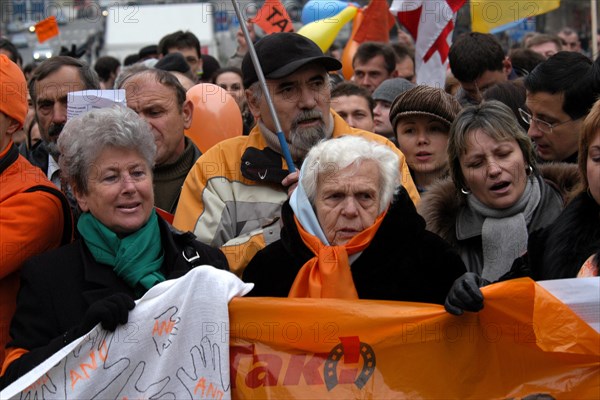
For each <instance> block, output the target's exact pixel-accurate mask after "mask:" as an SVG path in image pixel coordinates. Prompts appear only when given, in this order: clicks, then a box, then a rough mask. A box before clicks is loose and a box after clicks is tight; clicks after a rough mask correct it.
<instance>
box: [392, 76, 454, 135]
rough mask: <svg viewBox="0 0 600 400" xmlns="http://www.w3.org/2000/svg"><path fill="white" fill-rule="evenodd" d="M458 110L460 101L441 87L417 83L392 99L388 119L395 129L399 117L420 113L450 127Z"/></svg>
mask: <svg viewBox="0 0 600 400" xmlns="http://www.w3.org/2000/svg"><path fill="white" fill-rule="evenodd" d="M460 110H461V106H460V103H459V102H458V101H457V100H456V99H455V98H454V97H453V96H452V95H450V94H448V93H446V92H445V91H444V90H443V89H439V88H433V87H430V86H425V85H419V86H416V87H415V88H413V89H410V90H407V91H406V92H404V93H402V94H401V95H400V96H398V97H397V98H396V100H394V102H393V103H392V106H391V108H390V121H391V123H392V127H393V128H394V129H396V124H397V123H398V121H399V119H400V118H402V117H406V116H410V115H421V116H428V117H434V118H435V119H437V120H438V121H440V122H442V123H443V124H444V125H446V126H448V128H450V125H452V121H454V118H456V115H457V114H458V113H459V112H460Z"/></svg>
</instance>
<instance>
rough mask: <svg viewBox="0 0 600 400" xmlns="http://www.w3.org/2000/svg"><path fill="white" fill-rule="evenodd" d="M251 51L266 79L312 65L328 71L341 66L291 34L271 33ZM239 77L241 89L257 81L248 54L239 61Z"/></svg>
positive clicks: (294, 34) (286, 74)
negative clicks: (241, 81)
mask: <svg viewBox="0 0 600 400" xmlns="http://www.w3.org/2000/svg"><path fill="white" fill-rule="evenodd" d="M254 48H255V50H256V55H257V56H258V61H259V62H260V65H261V67H262V71H263V74H264V75H265V78H267V79H279V78H283V77H285V76H288V75H289V74H291V73H292V72H294V71H296V70H298V69H299V68H300V67H302V66H304V65H306V64H308V63H311V62H317V63H319V64H321V65H322V66H323V67H325V69H326V70H327V71H335V70H338V69H341V68H342V63H341V62H339V61H338V60H337V59H335V58H333V57H329V56H326V55H324V54H323V52H322V51H321V49H320V48H319V46H317V44H316V43H315V42H313V41H312V40H310V39H308V38H306V37H304V36H302V35H299V34H297V33H294V32H282V33H272V34H270V35H267V36H265V37H263V38H262V39H260V40H259V41H258V42H256V44H255V45H254ZM242 73H243V74H244V87H246V88H248V87H249V86H250V85H252V84H253V83H254V82H256V81H258V75H257V74H256V70H255V69H254V64H252V59H251V58H250V53H249V52H248V53H246V55H245V56H244V59H243V60H242Z"/></svg>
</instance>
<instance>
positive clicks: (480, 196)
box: [419, 101, 578, 281]
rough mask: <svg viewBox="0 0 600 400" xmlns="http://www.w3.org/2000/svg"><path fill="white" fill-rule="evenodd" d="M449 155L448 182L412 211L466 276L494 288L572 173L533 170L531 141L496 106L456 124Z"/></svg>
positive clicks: (469, 113) (559, 205) (548, 218)
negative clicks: (450, 249) (449, 248)
mask: <svg viewBox="0 0 600 400" xmlns="http://www.w3.org/2000/svg"><path fill="white" fill-rule="evenodd" d="M448 156H449V163H450V173H451V178H447V179H445V180H443V181H439V182H437V183H435V184H433V185H432V186H431V187H430V190H429V192H428V193H427V195H425V196H423V199H422V200H421V204H420V206H419V212H420V214H421V215H422V216H423V217H424V218H425V221H426V222H427V229H428V230H430V231H432V232H434V233H436V234H438V235H439V236H441V237H442V238H444V239H446V240H447V241H448V242H450V243H451V244H452V245H453V246H454V247H455V248H456V249H457V250H458V252H459V254H460V255H461V258H462V259H463V261H464V262H465V265H466V266H467V271H469V272H473V273H475V274H477V275H479V276H481V277H482V278H483V279H485V280H487V281H496V280H498V279H499V278H500V277H502V276H503V275H505V274H506V273H507V272H508V271H509V270H510V268H511V266H512V264H513V261H514V260H515V259H516V258H518V257H520V256H521V255H523V254H524V253H525V252H526V250H527V241H528V236H529V234H530V233H531V232H534V231H536V230H538V229H541V228H544V227H546V226H548V225H550V224H551V223H552V222H553V221H554V220H555V219H556V218H557V217H558V215H559V214H560V213H561V211H562V209H563V207H564V203H565V202H564V195H565V193H566V191H567V190H568V189H570V188H571V187H573V186H574V185H575V183H576V182H577V179H578V178H577V176H578V175H577V170H576V168H575V167H574V166H569V165H566V164H564V165H561V164H557V165H548V166H544V167H543V168H541V169H538V167H537V165H536V162H535V158H534V155H533V147H532V144H531V141H530V139H529V138H528V137H527V135H526V134H525V132H524V131H523V128H521V126H520V125H519V123H518V122H517V120H516V118H515V116H514V114H513V113H512V111H511V110H510V109H509V108H508V107H507V106H505V105H504V104H502V103H500V102H497V101H489V102H485V103H483V104H480V105H478V106H472V107H468V108H466V109H464V110H463V111H462V112H461V113H460V114H459V115H458V116H457V117H456V119H455V121H454V123H453V124H452V126H451V129H450V139H449V142H448Z"/></svg>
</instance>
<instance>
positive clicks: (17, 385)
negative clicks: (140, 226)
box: [0, 266, 253, 399]
mask: <svg viewBox="0 0 600 400" xmlns="http://www.w3.org/2000/svg"><path fill="white" fill-rule="evenodd" d="M252 287H253V285H252V284H245V283H243V282H242V281H241V280H240V279H238V278H237V277H236V276H235V275H233V274H232V273H230V272H227V271H222V270H217V269H215V268H213V267H210V266H200V267H197V268H194V269H193V270H191V271H190V272H189V273H188V274H186V275H185V276H184V277H182V278H180V279H177V280H170V281H165V282H163V283H161V284H159V285H157V286H155V287H153V288H152V289H150V290H149V291H148V292H147V293H146V294H145V295H144V297H142V298H141V299H140V300H138V301H137V302H136V303H137V304H136V307H135V308H134V309H133V311H131V312H130V313H129V322H128V323H127V324H125V325H122V326H119V327H118V328H117V330H115V331H114V332H108V331H106V330H103V329H102V328H101V327H100V326H99V325H98V326H96V327H95V328H94V329H93V330H92V331H91V332H90V333H89V334H87V335H85V336H83V337H82V338H80V339H78V340H76V341H74V342H73V343H70V344H69V345H68V346H66V347H65V348H63V349H62V350H61V351H59V352H58V353H56V354H54V355H53V356H52V357H50V358H49V359H48V360H46V361H45V362H44V363H42V364H40V365H39V366H38V367H36V368H35V369H34V370H32V371H30V372H29V373H28V374H26V375H24V376H23V377H21V378H20V379H19V380H17V381H16V382H14V383H13V384H12V385H11V386H9V387H7V388H6V389H5V390H3V391H2V392H0V398H1V399H11V398H16V399H18V398H22V399H27V398H28V399H108V398H111V399H115V398H120V399H125V398H131V399H138V398H148V399H149V398H175V399H192V398H194V399H197V398H200V399H230V398H231V389H230V383H229V313H228V303H229V301H230V300H231V299H232V298H233V297H234V296H243V295H244V294H246V293H248V292H249V291H250V289H251V288H252Z"/></svg>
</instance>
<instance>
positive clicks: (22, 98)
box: [0, 54, 28, 126]
mask: <svg viewBox="0 0 600 400" xmlns="http://www.w3.org/2000/svg"><path fill="white" fill-rule="evenodd" d="M0 88H1V90H0V112H2V113H4V114H5V115H7V116H9V117H11V118H12V119H14V120H16V121H17V122H19V124H21V126H23V123H24V122H25V116H26V115H27V108H28V107H27V82H25V75H23V72H22V71H21V68H19V66H18V65H17V64H15V63H14V62H12V61H10V60H9V59H8V57H7V56H6V55H4V54H0Z"/></svg>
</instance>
